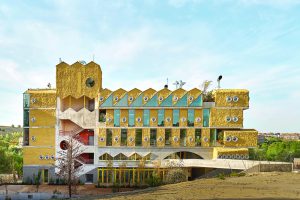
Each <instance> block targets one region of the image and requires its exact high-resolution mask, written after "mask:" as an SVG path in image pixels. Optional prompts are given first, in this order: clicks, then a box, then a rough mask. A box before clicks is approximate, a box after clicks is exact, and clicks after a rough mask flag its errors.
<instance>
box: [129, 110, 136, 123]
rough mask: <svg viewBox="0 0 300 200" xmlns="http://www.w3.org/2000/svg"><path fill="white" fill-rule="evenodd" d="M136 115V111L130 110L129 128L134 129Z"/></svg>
mask: <svg viewBox="0 0 300 200" xmlns="http://www.w3.org/2000/svg"><path fill="white" fill-rule="evenodd" d="M134 115H135V110H129V121H128V126H130V127H133V126H134V124H135V123H134Z"/></svg>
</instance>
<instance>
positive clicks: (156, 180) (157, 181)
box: [146, 172, 162, 187]
mask: <svg viewBox="0 0 300 200" xmlns="http://www.w3.org/2000/svg"><path fill="white" fill-rule="evenodd" d="M146 182H147V184H148V185H149V186H150V187H157V186H160V185H161V184H162V181H161V178H160V176H159V175H158V174H157V173H155V172H153V173H152V175H151V176H150V178H148V179H147V181H146Z"/></svg>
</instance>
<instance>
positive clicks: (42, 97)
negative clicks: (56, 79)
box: [30, 90, 56, 109]
mask: <svg viewBox="0 0 300 200" xmlns="http://www.w3.org/2000/svg"><path fill="white" fill-rule="evenodd" d="M30 108H53V109H55V108H56V91H55V90H49V92H48V93H37V92H33V93H30Z"/></svg>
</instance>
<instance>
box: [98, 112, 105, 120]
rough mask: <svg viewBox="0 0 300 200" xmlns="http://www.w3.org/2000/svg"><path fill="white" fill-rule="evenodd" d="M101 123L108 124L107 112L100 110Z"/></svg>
mask: <svg viewBox="0 0 300 200" xmlns="http://www.w3.org/2000/svg"><path fill="white" fill-rule="evenodd" d="M99 122H106V110H100V112H99Z"/></svg>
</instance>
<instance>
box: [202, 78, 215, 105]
mask: <svg viewBox="0 0 300 200" xmlns="http://www.w3.org/2000/svg"><path fill="white" fill-rule="evenodd" d="M211 83H212V81H209V80H205V81H203V83H202V94H203V101H204V102H212V101H214V98H213V94H212V91H208V88H209V87H210V86H211Z"/></svg>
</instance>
